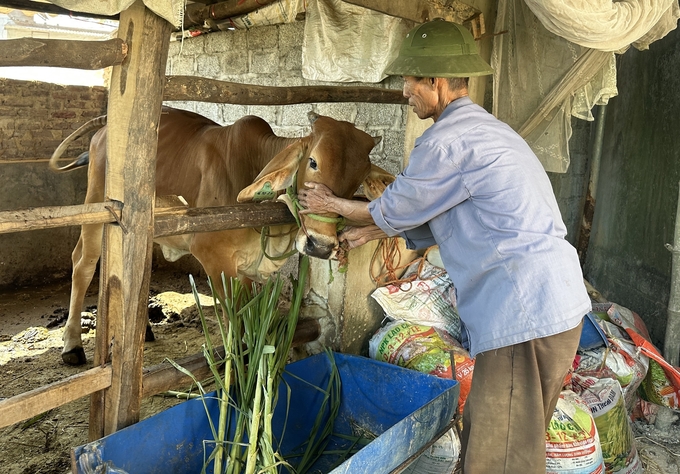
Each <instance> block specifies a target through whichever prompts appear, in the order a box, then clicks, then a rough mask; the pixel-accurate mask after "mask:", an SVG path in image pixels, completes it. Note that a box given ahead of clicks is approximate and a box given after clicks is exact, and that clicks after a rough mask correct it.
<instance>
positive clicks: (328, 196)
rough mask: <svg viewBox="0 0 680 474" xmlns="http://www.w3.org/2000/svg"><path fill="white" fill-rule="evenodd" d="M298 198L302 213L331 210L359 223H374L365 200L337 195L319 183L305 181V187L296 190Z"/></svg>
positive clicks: (317, 212) (318, 212)
mask: <svg viewBox="0 0 680 474" xmlns="http://www.w3.org/2000/svg"><path fill="white" fill-rule="evenodd" d="M298 199H299V200H300V204H301V205H302V207H303V208H304V209H303V210H301V211H300V214H303V215H304V214H320V213H324V212H331V213H333V214H339V215H341V216H344V217H346V218H347V219H348V220H350V221H352V222H353V223H356V224H359V225H362V224H374V222H373V217H372V216H371V213H370V212H369V211H368V203H367V202H364V201H355V200H352V199H343V198H340V197H337V196H336V195H335V194H333V191H331V190H330V189H328V187H327V186H326V185H324V184H321V183H314V182H307V183H305V188H303V189H300V190H299V191H298Z"/></svg>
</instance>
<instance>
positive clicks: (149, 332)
mask: <svg viewBox="0 0 680 474" xmlns="http://www.w3.org/2000/svg"><path fill="white" fill-rule="evenodd" d="M155 340H156V336H154V335H153V331H152V330H151V325H150V324H147V325H146V334H144V342H153V341H155Z"/></svg>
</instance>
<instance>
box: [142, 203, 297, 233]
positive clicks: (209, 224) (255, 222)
mask: <svg viewBox="0 0 680 474" xmlns="http://www.w3.org/2000/svg"><path fill="white" fill-rule="evenodd" d="M154 217H155V220H154V237H167V236H170V235H180V234H190V233H193V232H212V231H217V230H228V229H241V228H243V227H262V226H267V225H279V224H294V223H295V219H294V218H293V216H292V214H291V213H290V211H289V210H288V207H287V206H286V205H285V204H284V203H282V202H263V203H259V204H235V205H232V206H221V207H204V208H187V207H177V208H165V209H159V210H157V211H156V213H155V215H154Z"/></svg>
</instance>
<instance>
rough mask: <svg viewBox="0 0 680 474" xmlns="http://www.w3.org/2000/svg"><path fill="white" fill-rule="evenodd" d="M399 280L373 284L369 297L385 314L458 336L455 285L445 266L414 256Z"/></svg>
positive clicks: (458, 317) (459, 332)
mask: <svg viewBox="0 0 680 474" xmlns="http://www.w3.org/2000/svg"><path fill="white" fill-rule="evenodd" d="M411 277H415V279H413V280H412V281H407V282H406V283H402V284H399V285H397V284H391V285H387V286H383V287H380V288H377V289H376V290H375V291H374V292H373V293H372V294H371V297H372V298H373V299H374V300H376V301H377V302H378V304H380V306H381V307H382V309H383V310H384V311H385V314H386V315H387V317H388V318H390V319H394V320H397V321H399V320H401V321H406V322H409V323H412V324H422V325H426V326H434V327H437V328H440V329H443V330H445V331H446V332H447V333H449V334H450V335H451V336H453V337H454V338H455V339H456V340H457V341H460V340H461V322H460V316H459V315H458V311H457V309H456V289H455V288H454V286H453V282H452V281H451V278H450V277H449V275H448V273H446V270H444V269H443V268H441V267H438V266H435V265H432V264H431V263H430V262H429V261H427V260H423V259H418V260H416V261H415V262H414V263H413V264H411V265H410V266H409V267H408V268H407V269H406V271H405V272H404V274H403V275H402V277H401V278H402V279H403V280H409V279H410V278H411Z"/></svg>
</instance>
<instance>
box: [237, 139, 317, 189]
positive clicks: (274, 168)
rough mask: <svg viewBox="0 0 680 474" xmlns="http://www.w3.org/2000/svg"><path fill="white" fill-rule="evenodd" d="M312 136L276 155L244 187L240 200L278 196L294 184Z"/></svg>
mask: <svg viewBox="0 0 680 474" xmlns="http://www.w3.org/2000/svg"><path fill="white" fill-rule="evenodd" d="M311 142H312V139H311V137H305V138H302V139H300V140H299V141H298V142H296V143H294V144H292V145H290V146H289V147H287V148H285V149H284V150H283V151H281V152H280V153H279V154H278V155H276V156H275V157H274V158H272V160H271V161H270V162H269V163H268V164H267V166H265V167H264V169H263V170H262V171H261V172H260V174H259V175H257V178H255V181H254V182H253V184H251V185H250V186H248V187H247V188H244V189H243V190H242V191H241V192H240V193H238V197H237V198H236V200H237V201H238V202H248V201H265V200H268V199H274V198H276V195H277V191H281V190H283V189H286V188H287V187H289V186H291V185H292V184H293V179H295V173H296V171H297V170H298V165H299V163H300V160H302V159H303V158H304V157H305V156H307V152H308V150H309V144H310V143H311Z"/></svg>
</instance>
